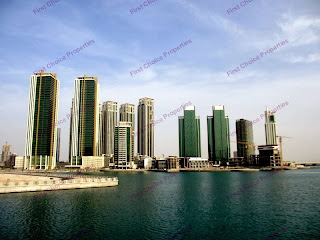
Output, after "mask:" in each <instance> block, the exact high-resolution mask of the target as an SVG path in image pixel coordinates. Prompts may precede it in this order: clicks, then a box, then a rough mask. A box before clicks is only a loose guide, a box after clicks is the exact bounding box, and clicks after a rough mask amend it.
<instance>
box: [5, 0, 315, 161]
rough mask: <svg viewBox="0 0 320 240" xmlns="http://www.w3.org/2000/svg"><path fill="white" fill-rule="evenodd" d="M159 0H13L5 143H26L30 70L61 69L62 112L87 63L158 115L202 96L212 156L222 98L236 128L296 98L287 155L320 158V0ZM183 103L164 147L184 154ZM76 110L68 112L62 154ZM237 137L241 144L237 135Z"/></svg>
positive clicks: (286, 120) (113, 90)
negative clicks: (211, 130)
mask: <svg viewBox="0 0 320 240" xmlns="http://www.w3.org/2000/svg"><path fill="white" fill-rule="evenodd" d="M149 2H150V3H149V4H148V3H147V2H144V1H143V0H95V1H83V0H60V1H57V2H54V1H51V0H49V1H46V0H29V1H22V0H1V1H0V52H1V55H0V74H1V77H0V79H1V80H0V81H1V84H0V93H1V94H0V101H1V105H0V116H1V117H0V144H1V145H3V144H5V142H6V141H7V142H8V144H11V145H12V152H15V153H17V154H18V155H23V154H24V147H25V139H26V137H25V136H26V125H27V108H28V95H29V87H30V76H31V75H32V74H33V72H34V71H39V70H40V69H41V68H43V67H45V68H46V70H47V72H53V73H56V74H57V77H58V79H59V80H60V103H59V119H63V118H66V115H67V114H68V113H69V112H70V107H71V100H72V97H73V94H74V80H75V79H76V78H77V77H80V76H83V75H84V74H86V75H87V76H94V77H98V81H99V83H100V103H102V102H104V101H109V100H110V101H116V102H118V106H119V107H120V105H121V104H123V103H133V104H135V105H136V111H137V105H138V102H139V99H140V98H143V97H150V98H153V99H154V103H155V116H154V118H155V120H158V119H160V118H164V117H163V115H164V114H169V113H170V112H172V111H173V110H175V109H178V108H180V106H181V105H182V104H185V103H188V102H189V101H190V102H191V103H192V105H194V106H195V108H196V115H199V116H200V119H201V123H200V125H201V148H202V149H201V150H202V157H205V158H206V157H207V156H208V150H207V149H208V148H207V121H206V117H207V116H210V115H212V106H213V105H224V106H225V112H226V114H227V115H228V116H229V118H230V131H231V132H233V131H235V121H236V119H240V118H243V119H247V120H250V121H252V120H254V119H257V118H260V115H261V114H263V113H264V111H265V109H266V107H268V108H269V109H274V108H276V107H277V106H278V105H279V104H282V103H285V102H287V103H288V104H287V105H285V106H284V107H282V108H281V109H279V110H278V111H277V112H276V120H277V132H278V135H281V136H288V137H291V138H285V139H283V148H284V149H283V151H284V160H286V161H295V162H305V161H320V159H319V155H318V146H319V136H320V127H319V123H318V122H319V117H320V111H319V110H320V101H319V99H320V98H319V90H320V81H319V80H320V76H319V72H320V68H319V63H320V44H319V43H320V15H319V13H320V1H319V0H304V1H301V0H281V1H279V0H252V1H251V2H249V1H247V3H245V2H243V1H240V0H226V1H218V0H213V1H212V0H210V1H209V0H199V1H191V0H156V1H154V2H152V1H149ZM140 5H142V7H139V6H140ZM145 5H147V6H145ZM91 40H93V41H91ZM89 41H91V42H93V43H92V44H90V45H89V46H88V47H86V48H84V49H82V50H80V51H78V52H76V51H75V50H76V49H78V48H80V47H81V46H83V45H84V44H85V43H87V42H89ZM185 42H188V44H187V45H185V46H183V47H179V49H178V48H177V47H178V46H180V45H181V44H183V43H185ZM281 42H282V43H284V44H281ZM279 43H280V44H279ZM275 46H276V47H275ZM270 49H272V51H271V50H270ZM73 51H74V52H73ZM170 51H171V52H170ZM68 52H73V55H70V54H69V55H67V53H68ZM165 52H167V54H164V53H165ZM169 53H170V54H169ZM64 56H65V60H63V57H64ZM160 57H161V58H160ZM253 58H254V59H255V60H252V59H253ZM57 59H61V60H62V61H60V62H58V63H57V64H55V65H54V66H51V65H50V64H49V67H50V68H49V67H48V66H47V64H48V63H50V62H54V61H56V60H57ZM154 59H158V60H156V62H155V63H154V64H152V65H151V66H150V67H147V68H146V67H144V64H145V63H147V62H152V61H153V60H154ZM250 60H251V61H252V62H250V63H251V64H247V66H245V65H243V63H244V62H249V61H250ZM145 66H147V65H145ZM241 66H242V67H241ZM140 67H141V69H142V70H143V71H141V70H140V72H137V73H136V74H134V73H133V72H132V71H134V70H137V69H139V68H140ZM130 72H132V74H130ZM228 72H229V74H228ZM178 115H183V113H182V112H181V111H180V112H179V113H178V114H177V115H175V116H170V118H166V119H163V121H162V122H161V123H159V124H157V125H156V126H155V154H156V155H158V156H162V154H164V155H165V156H167V155H178V154H179V140H178V139H179V138H178ZM66 120H67V121H65V122H64V123H62V124H59V127H61V134H62V135H61V157H60V159H61V160H62V161H67V160H68V146H69V137H68V136H69V119H66ZM253 131H254V143H255V144H256V145H263V144H265V136H264V119H260V121H259V122H257V123H255V124H253ZM231 141H233V142H232V143H231V149H232V151H236V144H235V141H236V138H235V136H234V137H231Z"/></svg>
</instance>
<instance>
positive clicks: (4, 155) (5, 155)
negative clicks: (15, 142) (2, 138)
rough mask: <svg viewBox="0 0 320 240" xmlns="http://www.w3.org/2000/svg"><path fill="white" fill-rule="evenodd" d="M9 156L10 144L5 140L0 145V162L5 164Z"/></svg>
mask: <svg viewBox="0 0 320 240" xmlns="http://www.w3.org/2000/svg"><path fill="white" fill-rule="evenodd" d="M10 156H11V145H8V143H7V142H6V144H5V145H3V146H2V153H1V158H0V162H1V163H2V164H6V162H9V161H10Z"/></svg>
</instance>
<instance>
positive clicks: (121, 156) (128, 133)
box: [114, 121, 133, 169]
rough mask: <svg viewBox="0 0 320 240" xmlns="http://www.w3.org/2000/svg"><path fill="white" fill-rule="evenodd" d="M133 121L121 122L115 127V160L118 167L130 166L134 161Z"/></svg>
mask: <svg viewBox="0 0 320 240" xmlns="http://www.w3.org/2000/svg"><path fill="white" fill-rule="evenodd" d="M131 127H132V123H131V122H121V121H120V122H119V123H118V125H117V126H116V128H115V137H114V162H115V166H116V167H117V168H125V169H127V168H129V167H130V166H132V162H133V148H132V147H133V145H132V140H133V134H132V129H131Z"/></svg>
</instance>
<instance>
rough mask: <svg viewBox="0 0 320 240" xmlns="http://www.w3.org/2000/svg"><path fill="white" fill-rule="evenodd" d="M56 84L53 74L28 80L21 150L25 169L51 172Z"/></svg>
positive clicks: (54, 140) (55, 118) (54, 147)
mask: <svg viewBox="0 0 320 240" xmlns="http://www.w3.org/2000/svg"><path fill="white" fill-rule="evenodd" d="M59 89H60V82H59V80H58V79H57V76H56V74H55V73H44V72H40V73H36V74H35V75H32V76H31V78H30V93H29V108H28V121H27V134H26V147H25V162H24V168H25V169H54V168H55V167H56V152H57V124H58V111H59V100H58V99H59Z"/></svg>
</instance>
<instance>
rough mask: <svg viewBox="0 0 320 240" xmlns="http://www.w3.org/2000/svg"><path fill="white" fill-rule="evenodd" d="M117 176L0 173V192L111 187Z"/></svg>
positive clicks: (116, 182)
mask: <svg viewBox="0 0 320 240" xmlns="http://www.w3.org/2000/svg"><path fill="white" fill-rule="evenodd" d="M39 175H40V176H39ZM117 185H118V178H106V177H92V176H86V175H65V174H47V176H44V175H43V174H39V173H35V175H33V174H32V175H30V174H0V193H16V192H36V191H52V190H65V189H80V188H97V187H113V186H117Z"/></svg>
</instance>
